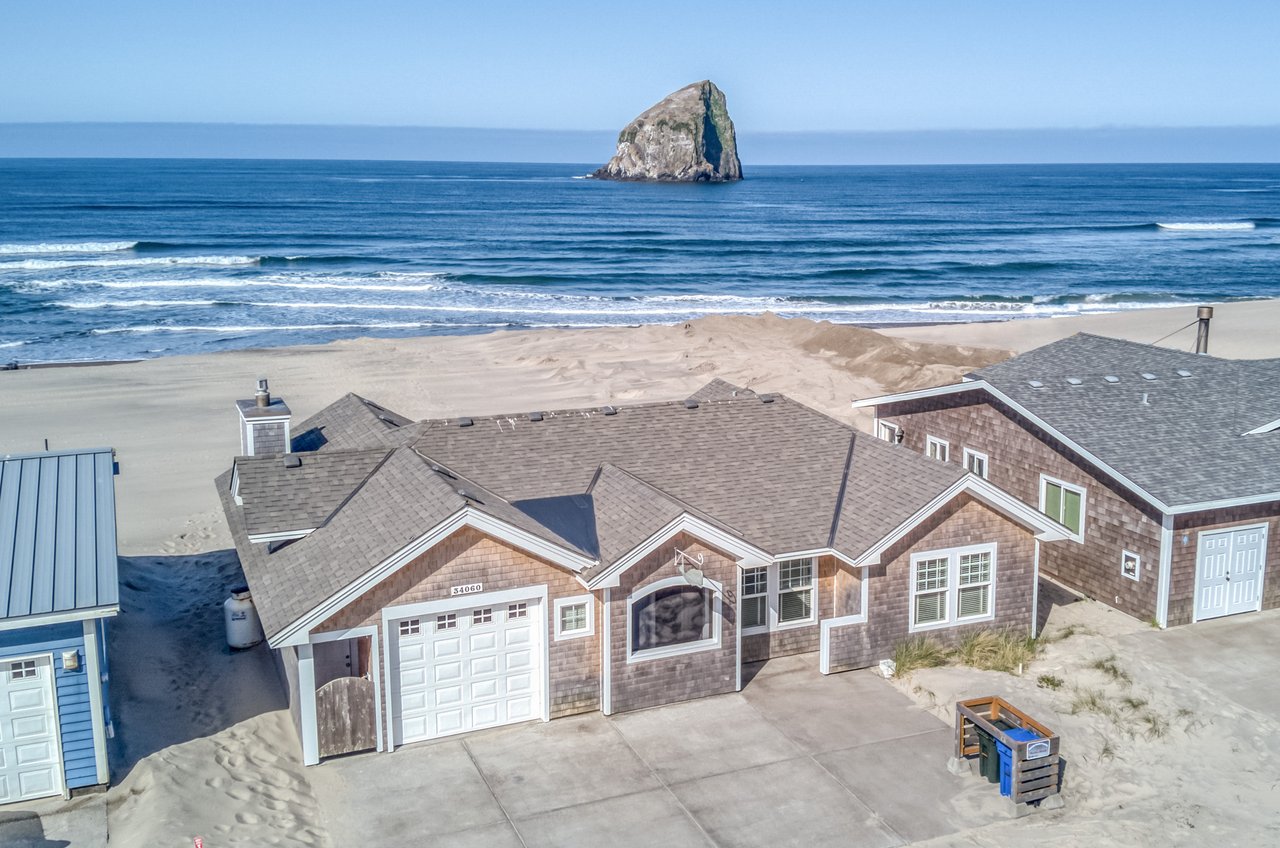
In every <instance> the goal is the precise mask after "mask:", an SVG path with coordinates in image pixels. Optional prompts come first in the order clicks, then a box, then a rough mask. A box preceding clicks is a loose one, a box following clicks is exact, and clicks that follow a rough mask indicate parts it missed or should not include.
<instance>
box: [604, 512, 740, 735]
mask: <svg viewBox="0 0 1280 848" xmlns="http://www.w3.org/2000/svg"><path fill="white" fill-rule="evenodd" d="M677 550H681V551H684V552H685V553H687V554H689V555H690V556H693V557H697V556H698V555H699V554H702V555H703V556H704V557H705V560H704V563H703V565H702V571H703V573H704V574H706V576H707V577H709V578H711V579H712V580H715V581H716V582H718V583H720V584H721V585H722V586H724V588H725V593H724V594H725V596H724V598H723V599H722V603H721V605H720V610H721V617H720V621H719V625H720V647H719V648H716V649H709V650H705V651H698V652H696V653H692V654H682V655H680V656H675V657H666V658H662V659H652V660H643V661H640V662H633V663H629V662H627V598H628V597H629V596H630V595H631V594H632V593H634V592H635V591H636V590H637V589H643V588H644V587H645V586H648V585H650V584H652V583H655V582H657V581H659V580H663V579H665V578H668V577H676V576H678V575H679V574H680V572H679V570H678V569H677V568H676V565H675V553H676V551H677ZM737 586H738V565H737V563H736V562H735V561H734V560H733V558H731V557H729V556H726V555H725V554H722V553H720V552H719V551H716V550H714V549H712V548H710V547H707V546H706V545H704V544H702V543H701V542H699V541H698V540H697V539H694V538H693V537H692V536H689V535H686V534H684V533H681V534H679V535H677V536H675V537H674V538H672V539H671V540H669V541H667V542H666V543H664V544H663V545H662V546H661V547H659V548H658V549H657V550H655V551H654V552H653V553H651V554H649V555H648V556H647V557H645V558H644V559H643V560H641V561H640V562H638V563H636V564H635V565H633V566H632V567H631V568H629V569H628V570H627V571H625V572H624V573H623V574H622V577H621V584H620V585H619V586H617V587H615V588H613V589H611V590H610V592H611V599H612V602H611V604H610V606H611V610H610V613H611V615H610V617H611V618H612V621H611V622H610V637H609V638H610V645H609V650H610V654H611V657H610V660H611V663H612V665H611V678H612V690H613V691H612V711H613V712H615V713H618V712H626V711H627V710H639V709H644V708H645V707H656V706H659V705H660V704H670V703H674V702H676V701H688V700H691V699H693V698H701V697H704V696H706V695H718V694H721V693H723V692H733V691H736V690H737V688H738V652H737V630H736V621H737V614H736V606H737V595H738V592H737Z"/></svg>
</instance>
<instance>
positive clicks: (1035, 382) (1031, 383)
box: [1027, 380, 1044, 389]
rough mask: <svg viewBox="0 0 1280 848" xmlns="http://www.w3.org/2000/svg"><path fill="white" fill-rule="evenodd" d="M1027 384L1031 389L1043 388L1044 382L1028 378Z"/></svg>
mask: <svg viewBox="0 0 1280 848" xmlns="http://www.w3.org/2000/svg"><path fill="white" fill-rule="evenodd" d="M1027 385H1028V386H1030V387H1031V388H1033V389H1043V388H1044V383H1042V382H1040V381H1039V380H1028V381H1027Z"/></svg>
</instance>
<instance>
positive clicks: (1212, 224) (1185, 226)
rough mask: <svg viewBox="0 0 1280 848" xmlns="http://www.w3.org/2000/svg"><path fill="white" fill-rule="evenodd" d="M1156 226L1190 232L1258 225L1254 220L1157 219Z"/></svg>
mask: <svg viewBox="0 0 1280 848" xmlns="http://www.w3.org/2000/svg"><path fill="white" fill-rule="evenodd" d="M1156 226H1157V227H1159V228H1160V229H1162V230H1187V231H1189V232H1198V231H1202V230H1204V231H1208V230H1252V229H1253V228H1254V227H1255V226H1256V225H1255V224H1254V223H1253V222H1252V221H1206V222H1203V223H1201V222H1197V221H1182V222H1177V221H1175V222H1171V223H1165V222H1164V221H1157V222H1156Z"/></svg>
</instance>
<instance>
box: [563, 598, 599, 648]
mask: <svg viewBox="0 0 1280 848" xmlns="http://www.w3.org/2000/svg"><path fill="white" fill-rule="evenodd" d="M578 604H585V605H586V607H587V625H586V627H580V628H578V629H577V630H562V629H560V610H561V608H562V607H571V606H577V605H578ZM554 606H555V629H556V641H557V642H562V641H564V640H565V639H581V638H582V637H584V636H594V635H596V609H595V598H594V597H593V596H591V595H574V596H573V597H571V598H556V600H555V604H554Z"/></svg>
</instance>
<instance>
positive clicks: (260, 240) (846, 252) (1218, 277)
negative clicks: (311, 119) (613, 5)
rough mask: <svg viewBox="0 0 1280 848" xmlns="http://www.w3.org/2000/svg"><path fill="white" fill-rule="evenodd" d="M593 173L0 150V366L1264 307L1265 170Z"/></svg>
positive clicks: (1271, 263) (1279, 282) (1278, 171)
mask: <svg viewBox="0 0 1280 848" xmlns="http://www.w3.org/2000/svg"><path fill="white" fill-rule="evenodd" d="M590 169H591V166H588V165H578V166H574V165H528V164H509V165H506V164H471V163H442V162H342V161H227V160H221V161H214V160H82V159H76V160H59V159H26V160H21V159H9V160H0V365H3V364H5V363H6V362H10V361H18V362H34V361H47V360H101V359H131V358H145V357H156V356H167V355H174V354H188V353H202V352H208V351H218V350H228V349H235V348H247V347H263V346H276V345H292V344H304V343H315V342H326V341H330V340H333V339H341V338H352V337H358V336H406V335H424V334H438V333H473V332H484V331H495V330H503V329H508V328H512V329H517V328H529V327H596V326H608V325H633V324H645V323H657V322H661V323H670V322H676V321H681V320H686V319H689V318H696V317H698V316H702V315H708V314H716V313H759V312H763V311H765V310H769V311H773V312H777V313H779V314H782V315H789V316H792V315H798V316H805V317H809V318H814V319H821V320H829V321H837V322H844V323H858V324H872V325H875V324H885V323H895V322H938V321H972V320H1014V319H1019V318H1028V317H1037V316H1049V315H1069V314H1080V313H1089V312H1102V311H1113V310H1123V309H1136V308H1144V307H1156V306H1166V305H1167V306H1174V305H1185V304H1189V303H1195V302H1200V301H1219V300H1228V299H1234V298H1246V297H1277V296H1280V165H1113V166H1104V165H1086V166H1069V165H1045V166H1022V165H1019V166H929V167H838V168H837V167H832V168H822V167H752V166H751V164H750V163H749V162H748V163H745V171H746V174H747V179H746V180H744V181H742V182H740V183H733V184H725V185H705V184H702V185H655V184H638V183H611V182H600V181H595V180H589V179H583V178H582V175H583V174H585V173H587V172H588V171H589V170H590ZM1171 329H1172V328H1171Z"/></svg>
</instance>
